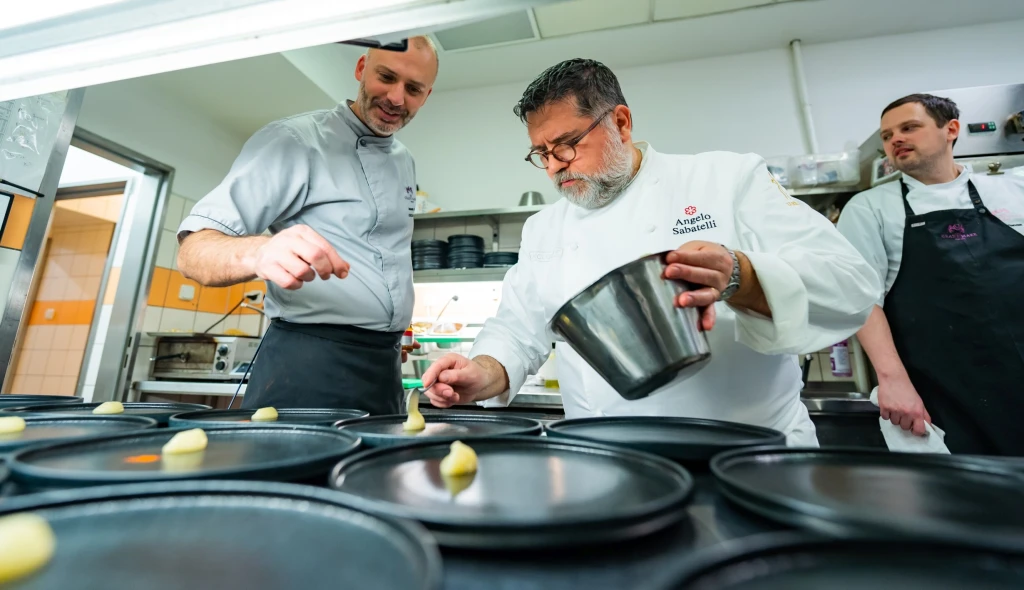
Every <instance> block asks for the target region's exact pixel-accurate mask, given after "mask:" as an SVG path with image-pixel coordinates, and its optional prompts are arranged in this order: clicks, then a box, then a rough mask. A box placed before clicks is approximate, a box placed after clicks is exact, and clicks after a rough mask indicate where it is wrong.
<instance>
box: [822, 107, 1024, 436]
mask: <svg viewBox="0 0 1024 590" xmlns="http://www.w3.org/2000/svg"><path fill="white" fill-rule="evenodd" d="M958 118H959V109H958V108H957V106H956V104H954V103H953V101H951V100H949V99H946V98H942V97H938V96H932V95H928V94H912V95H909V96H905V97H903V98H900V99H898V100H896V101H894V102H893V103H891V104H890V105H888V106H887V107H886V108H885V109H884V110H883V111H882V118H881V124H880V127H879V129H880V134H881V139H882V143H883V145H884V148H885V153H886V156H888V158H889V161H890V162H892V164H893V166H894V167H896V169H898V170H900V171H901V172H902V173H903V174H902V178H901V179H899V180H898V181H894V182H889V183H886V184H883V185H881V186H877V187H875V188H872V189H870V190H868V191H865V192H863V193H860V194H858V195H856V196H854V197H853V199H851V200H850V202H849V203H848V204H847V205H846V207H845V208H844V209H843V213H842V215H841V216H840V218H839V231H841V232H842V233H843V235H845V236H846V237H847V238H848V239H849V240H850V242H851V243H852V244H853V245H854V247H856V248H857V250H859V251H860V252H861V254H863V255H864V257H865V258H866V259H867V261H868V262H869V263H870V264H871V266H872V267H873V268H874V269H875V272H876V273H877V275H878V277H879V278H880V279H881V280H882V282H883V284H884V288H885V293H884V296H883V298H880V299H879V300H878V302H877V305H876V306H874V309H873V310H872V312H871V316H870V317H869V319H868V321H867V323H866V324H865V326H864V327H863V328H861V330H860V331H859V332H858V333H857V336H858V339H859V340H860V342H861V344H862V345H863V346H864V350H865V351H866V352H867V353H868V357H869V358H870V359H871V363H872V365H873V366H874V367H875V372H876V374H877V375H878V406H879V410H880V412H881V415H882V418H884V419H886V420H889V421H891V422H892V423H893V424H897V425H899V426H901V427H902V428H903V429H904V430H911V431H913V432H914V433H915V434H918V435H922V436H923V435H925V434H926V432H927V430H928V429H927V427H926V423H931V422H932V421H933V420H934V424H935V425H936V426H938V427H940V428H941V429H943V431H945V439H944V442H945V444H946V447H947V448H949V450H950V451H951V452H953V453H973V454H998V455H1017V456H1021V455H1024V428H1022V427H1021V419H1022V418H1024V392H1022V390H1021V387H1022V385H1021V384H1022V383H1024V305H1022V303H1021V302H1022V301H1024V176H1022V175H1020V174H1018V173H1017V172H1018V171H1011V172H1008V173H1006V174H1000V175H989V174H985V173H981V174H977V173H973V172H972V171H971V170H970V168H969V167H966V166H961V165H959V164H957V163H956V162H955V161H954V160H953V145H954V144H955V143H956V140H957V138H958V137H959V134H960V122H959V120H958Z"/></svg>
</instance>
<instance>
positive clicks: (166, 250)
mask: <svg viewBox="0 0 1024 590" xmlns="http://www.w3.org/2000/svg"><path fill="white" fill-rule="evenodd" d="M177 256H178V240H177V239H175V237H174V232H173V231H171V230H169V229H165V230H162V231H161V232H160V243H159V244H158V245H157V248H156V265H157V266H162V267H164V268H174V267H175V266H177V263H176V262H175V258H176V257H177Z"/></svg>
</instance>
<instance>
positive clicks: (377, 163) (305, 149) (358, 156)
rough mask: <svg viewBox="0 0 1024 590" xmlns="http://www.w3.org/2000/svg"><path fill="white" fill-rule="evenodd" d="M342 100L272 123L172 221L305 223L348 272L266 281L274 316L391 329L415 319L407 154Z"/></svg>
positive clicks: (238, 232)
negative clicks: (287, 285) (284, 282)
mask: <svg viewBox="0 0 1024 590" xmlns="http://www.w3.org/2000/svg"><path fill="white" fill-rule="evenodd" d="M350 104H351V101H348V103H347V104H339V105H338V106H337V107H335V108H334V109H330V110H321V111H314V112H311V113H306V114H302V115H296V116H294V117H289V118H287V119H282V120H280V121H275V122H273V123H270V124H269V125H267V126H266V127H264V128H263V129H260V130H259V131H257V132H256V133H255V134H254V135H253V136H252V137H251V138H250V139H249V141H247V142H246V143H245V146H243V147H242V153H241V154H239V156H238V158H237V159H236V160H235V163H234V164H233V165H232V166H231V171H230V172H228V175H227V177H225V178H224V180H223V181H221V183H220V184H219V185H218V186H217V188H215V189H213V191H211V192H210V194H208V195H206V196H205V197H203V199H202V200H201V201H199V202H198V203H196V206H195V207H194V208H193V209H192V212H191V214H190V215H189V216H188V217H186V218H185V220H184V221H182V223H181V227H179V228H178V240H179V241H181V240H182V239H184V237H185V236H187V235H188V234H189V233H191V232H195V231H199V230H202V229H214V230H217V231H219V232H221V233H224V234H227V235H232V236H249V235H259V234H261V233H263V232H264V231H265V230H267V229H268V228H269V229H270V231H271V233H277V232H279V231H281V230H283V229H285V228H287V227H290V226H293V225H297V224H302V225H308V226H309V227H311V228H312V229H313V230H315V231H316V232H317V233H318V234H320V235H321V236H323V237H324V238H325V239H326V240H327V241H328V242H330V243H331V245H332V246H334V248H335V249H336V250H337V251H338V254H339V255H340V256H341V257H342V258H344V259H345V260H346V261H348V262H349V264H350V265H351V270H350V272H349V275H348V277H346V278H345V279H339V278H337V277H331V278H330V279H328V280H326V281H322V280H320V279H319V278H318V279H315V280H313V281H312V282H309V283H305V284H303V285H302V287H301V288H300V289H298V290H295V291H289V290H287V289H282V288H281V287H278V286H277V285H275V284H273V283H271V282H270V281H267V298H266V302H265V304H264V307H265V309H266V311H267V313H268V315H269V316H270V317H272V318H281V319H284V320H287V321H290V322H296V323H302V324H313V323H327V324H344V325H349V326H356V327H360V328H365V329H369V330H377V331H388V332H396V331H399V330H404V329H405V328H406V327H408V325H409V322H410V320H411V319H412V308H413V287H412V259H411V253H410V243H411V240H412V214H413V211H414V209H415V204H416V193H415V189H414V187H415V186H416V182H415V167H414V163H413V159H412V155H411V154H410V153H409V150H407V149H406V148H405V146H403V145H402V144H401V143H400V142H398V141H397V140H395V139H394V138H393V137H377V136H376V135H374V134H373V132H371V131H370V130H369V129H368V128H367V127H366V125H364V124H363V122H362V121H360V120H359V118H358V117H356V115H355V113H353V112H352V109H351V108H350V107H349V105H350Z"/></svg>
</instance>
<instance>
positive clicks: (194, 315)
mask: <svg viewBox="0 0 1024 590" xmlns="http://www.w3.org/2000/svg"><path fill="white" fill-rule="evenodd" d="M193 205H195V201H192V200H189V199H186V198H184V197H182V196H179V195H172V196H171V198H170V200H169V203H168V207H167V213H166V215H165V217H164V225H163V229H162V230H161V231H160V242H159V245H158V246H157V251H156V267H155V268H154V269H153V280H152V282H151V283H150V287H149V299H148V301H147V306H146V310H145V312H144V315H143V331H145V332H192V331H195V332H202V331H204V330H206V329H207V328H209V327H210V326H211V325H212V324H214V323H215V322H216V321H217V320H218V319H220V318H221V317H222V316H223V315H224V314H226V313H227V312H228V311H229V310H230V309H231V308H232V307H234V306H235V304H237V303H238V302H240V301H241V300H242V296H243V294H245V293H246V292H249V291H263V292H266V285H265V284H264V283H263V281H253V282H251V283H245V284H241V285H234V286H232V287H201V286H200V285H199V283H196V282H195V281H192V280H189V279H186V278H185V276H184V275H182V274H181V272H180V271H179V270H178V241H177V239H176V238H175V235H176V233H177V230H178V225H179V224H180V223H181V221H182V220H183V219H184V218H185V217H186V216H188V214H189V211H191V210H192V206H193ZM261 317H262V316H261V315H259V314H258V312H255V311H252V310H250V309H241V308H239V309H236V310H235V311H234V312H232V314H231V316H230V317H229V318H228V319H226V320H224V321H223V322H221V323H219V324H217V325H216V327H215V328H214V329H213V330H211V333H214V334H248V335H252V336H258V335H259V333H260V318H261Z"/></svg>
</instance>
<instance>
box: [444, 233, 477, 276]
mask: <svg viewBox="0 0 1024 590" xmlns="http://www.w3.org/2000/svg"><path fill="white" fill-rule="evenodd" d="M483 265H484V239H483V238H481V237H480V236H471V235H467V234H460V235H454V236H449V237H448V267H449V268H480V267H482V266H483Z"/></svg>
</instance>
